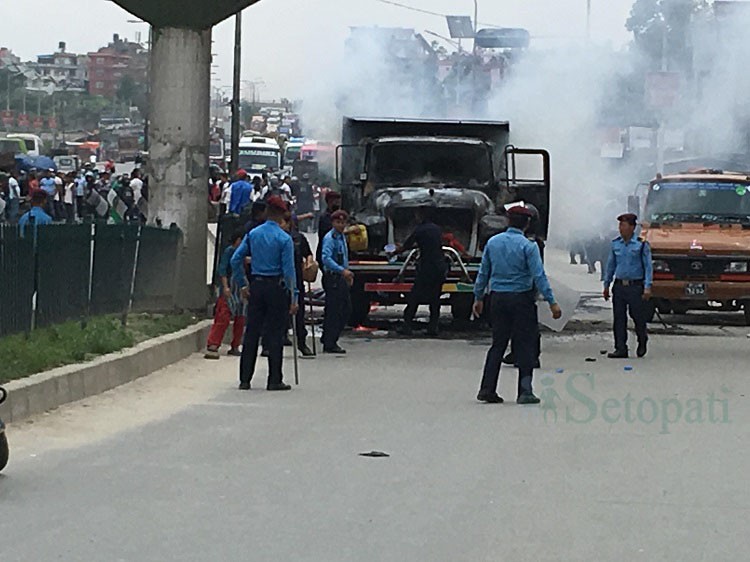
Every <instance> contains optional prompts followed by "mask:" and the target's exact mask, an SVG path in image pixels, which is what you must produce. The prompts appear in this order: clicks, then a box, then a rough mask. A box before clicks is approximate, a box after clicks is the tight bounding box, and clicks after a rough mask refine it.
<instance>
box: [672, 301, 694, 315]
mask: <svg viewBox="0 0 750 562" xmlns="http://www.w3.org/2000/svg"><path fill="white" fill-rule="evenodd" d="M689 308H690V307H689V306H688V304H687V303H686V302H682V301H675V302H674V303H673V304H672V312H673V313H674V314H687V311H688V309H689Z"/></svg>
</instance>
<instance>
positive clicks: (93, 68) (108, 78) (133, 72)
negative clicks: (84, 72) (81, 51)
mask: <svg viewBox="0 0 750 562" xmlns="http://www.w3.org/2000/svg"><path fill="white" fill-rule="evenodd" d="M147 73H148V51H147V50H146V49H145V48H144V47H143V45H141V44H140V43H135V42H133V41H128V40H127V39H121V38H120V36H119V35H118V34H115V35H114V36H113V38H112V42H111V43H110V44H109V45H107V46H106V47H102V48H101V49H99V50H98V51H96V52H94V53H89V54H88V76H89V85H88V91H89V93H90V94H91V95H94V96H104V97H108V98H112V97H115V96H116V95H117V92H118V90H119V88H120V85H121V83H122V81H123V78H125V77H126V76H128V77H130V78H131V79H132V80H133V82H134V83H136V84H145V82H146V80H147Z"/></svg>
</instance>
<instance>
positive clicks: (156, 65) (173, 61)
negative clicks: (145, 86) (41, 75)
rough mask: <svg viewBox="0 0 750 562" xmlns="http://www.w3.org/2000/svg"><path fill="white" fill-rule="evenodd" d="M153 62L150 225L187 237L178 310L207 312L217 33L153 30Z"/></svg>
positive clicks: (180, 274)
mask: <svg viewBox="0 0 750 562" xmlns="http://www.w3.org/2000/svg"><path fill="white" fill-rule="evenodd" d="M151 56H152V59H151V98H150V100H151V101H150V115H151V122H150V126H149V132H148V135H149V172H150V178H151V180H150V182H151V183H150V185H149V189H150V200H149V217H148V221H149V223H151V224H155V223H157V222H159V223H161V224H162V225H163V226H165V227H168V226H170V225H171V224H172V223H175V224H176V225H177V226H178V227H179V228H180V229H181V230H182V232H183V246H182V252H181V256H180V260H179V266H178V267H179V271H178V276H179V280H178V284H177V288H178V296H177V305H178V306H180V307H182V308H187V309H196V310H197V309H201V308H205V305H206V300H207V297H208V293H207V291H206V224H207V221H208V202H207V186H208V136H209V104H210V101H211V95H210V82H211V30H210V29H206V30H202V31H200V30H192V29H178V28H173V27H161V28H155V29H154V32H153V47H152V55H151Z"/></svg>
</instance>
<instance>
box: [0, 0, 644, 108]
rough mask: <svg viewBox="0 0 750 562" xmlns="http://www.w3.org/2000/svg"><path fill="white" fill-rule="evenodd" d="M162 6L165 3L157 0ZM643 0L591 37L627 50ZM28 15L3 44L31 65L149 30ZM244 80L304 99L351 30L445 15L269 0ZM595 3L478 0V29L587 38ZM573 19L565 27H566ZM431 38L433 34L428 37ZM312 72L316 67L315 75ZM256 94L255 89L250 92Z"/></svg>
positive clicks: (46, 4) (446, 1)
mask: <svg viewBox="0 0 750 562" xmlns="http://www.w3.org/2000/svg"><path fill="white" fill-rule="evenodd" d="M153 1H158V0H153ZM396 1H399V2H400V3H403V4H408V5H410V6H413V7H415V8H421V9H424V10H429V11H433V12H438V13H445V14H452V15H473V12H474V2H473V1H472V0H396ZM633 1H634V0H592V5H593V16H592V37H593V39H594V40H595V41H596V42H599V43H605V42H611V44H612V45H613V46H615V47H619V46H621V45H623V44H624V43H625V42H627V41H628V39H629V36H628V34H627V32H626V30H625V28H624V23H625V19H626V18H627V15H628V13H629V11H630V7H631V5H632V4H633ZM22 4H23V9H14V10H11V11H10V12H9V13H8V14H6V15H5V17H3V18H0V46H6V47H10V48H11V49H13V51H14V52H15V53H16V54H17V55H19V56H20V57H22V58H23V59H24V60H28V59H33V58H34V57H36V55H37V54H41V53H46V52H52V51H54V50H55V49H56V48H57V43H58V41H65V42H66V43H67V44H68V50H69V51H71V52H88V51H91V50H95V49H96V48H98V47H100V46H102V45H104V44H106V43H107V42H108V41H109V40H111V37H112V34H113V33H119V34H120V35H121V36H124V37H127V38H128V39H131V40H132V39H134V38H135V35H136V32H139V31H140V32H141V35H142V40H143V41H144V42H145V40H146V37H147V35H148V26H146V25H145V24H138V23H128V20H132V19H134V18H133V16H131V15H130V14H128V13H127V12H125V11H124V10H122V9H121V8H119V7H118V6H117V5H115V4H113V3H112V2H110V1H108V0H24V1H23V3H22ZM243 17H244V25H243V30H244V41H243V79H245V80H256V79H260V80H262V81H263V82H265V85H264V86H261V87H260V93H261V96H262V97H263V98H270V97H275V98H278V97H280V96H287V97H290V98H300V97H304V94H305V88H306V84H307V81H308V80H325V68H326V61H327V59H335V56H332V54H333V55H335V52H336V51H337V50H339V49H341V48H342V46H343V42H344V40H345V38H346V36H347V35H348V28H349V27H350V26H360V25H379V26H391V27H410V28H414V29H416V30H417V31H420V32H422V31H424V30H431V31H434V32H436V33H438V34H440V35H446V36H447V35H448V30H447V25H446V23H445V20H444V18H441V17H436V16H431V15H427V14H422V13H417V12H413V11H409V10H405V9H403V8H398V7H395V6H390V5H387V4H384V3H381V2H379V1H377V0H262V1H261V2H260V3H258V4H256V5H255V6H253V7H251V8H248V9H247V10H245V12H244V14H243ZM585 20H586V0H479V22H480V27H481V24H483V23H486V24H494V25H499V26H507V27H525V28H527V29H529V30H530V31H531V33H532V35H533V36H535V37H536V39H534V40H533V41H534V42H535V43H536V44H538V45H545V44H550V42H563V41H566V40H580V39H581V38H583V36H584V33H585ZM563 22H566V23H563ZM233 29H234V26H233V23H232V22H231V21H227V22H224V23H222V24H220V25H219V26H217V27H216V28H215V30H214V40H215V43H214V53H215V54H216V57H215V59H214V62H215V64H216V65H218V68H215V69H214V71H215V72H216V75H215V77H214V78H215V79H216V83H215V85H216V86H217V87H228V86H229V85H230V84H231V71H232V41H233ZM426 37H427V38H428V39H431V37H430V36H429V35H428V36H426ZM311 69H313V70H312V71H311ZM245 93H246V94H248V95H249V90H246V91H245Z"/></svg>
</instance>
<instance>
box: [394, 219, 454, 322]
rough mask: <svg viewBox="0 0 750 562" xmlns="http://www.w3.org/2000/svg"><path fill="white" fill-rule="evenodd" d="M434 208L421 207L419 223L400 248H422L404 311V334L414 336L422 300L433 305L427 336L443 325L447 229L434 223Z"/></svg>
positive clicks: (446, 268) (446, 266) (431, 306)
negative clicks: (413, 331)
mask: <svg viewBox="0 0 750 562" xmlns="http://www.w3.org/2000/svg"><path fill="white" fill-rule="evenodd" d="M432 214H433V208H432V207H420V208H419V209H417V211H416V212H415V215H416V219H417V222H418V223H419V224H418V225H417V227H416V228H415V229H414V232H413V233H412V234H411V236H409V238H407V239H406V241H405V242H404V245H403V246H402V247H401V248H400V250H409V249H411V248H413V247H414V246H417V247H418V248H419V261H418V262H417V275H416V278H415V280H414V286H413V287H412V290H411V293H409V296H408V297H407V305H406V310H405V311H404V326H403V328H402V329H401V333H402V334H405V335H411V333H412V330H413V328H414V315H415V314H416V313H417V308H418V307H419V304H420V303H426V304H428V305H430V323H429V327H428V328H427V335H429V336H437V335H438V327H439V324H440V295H441V294H442V290H443V283H444V282H445V277H446V274H447V272H448V263H447V261H446V259H445V256H444V255H443V242H442V236H443V232H442V230H441V229H440V227H439V226H437V225H436V224H435V223H434V222H432Z"/></svg>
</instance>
